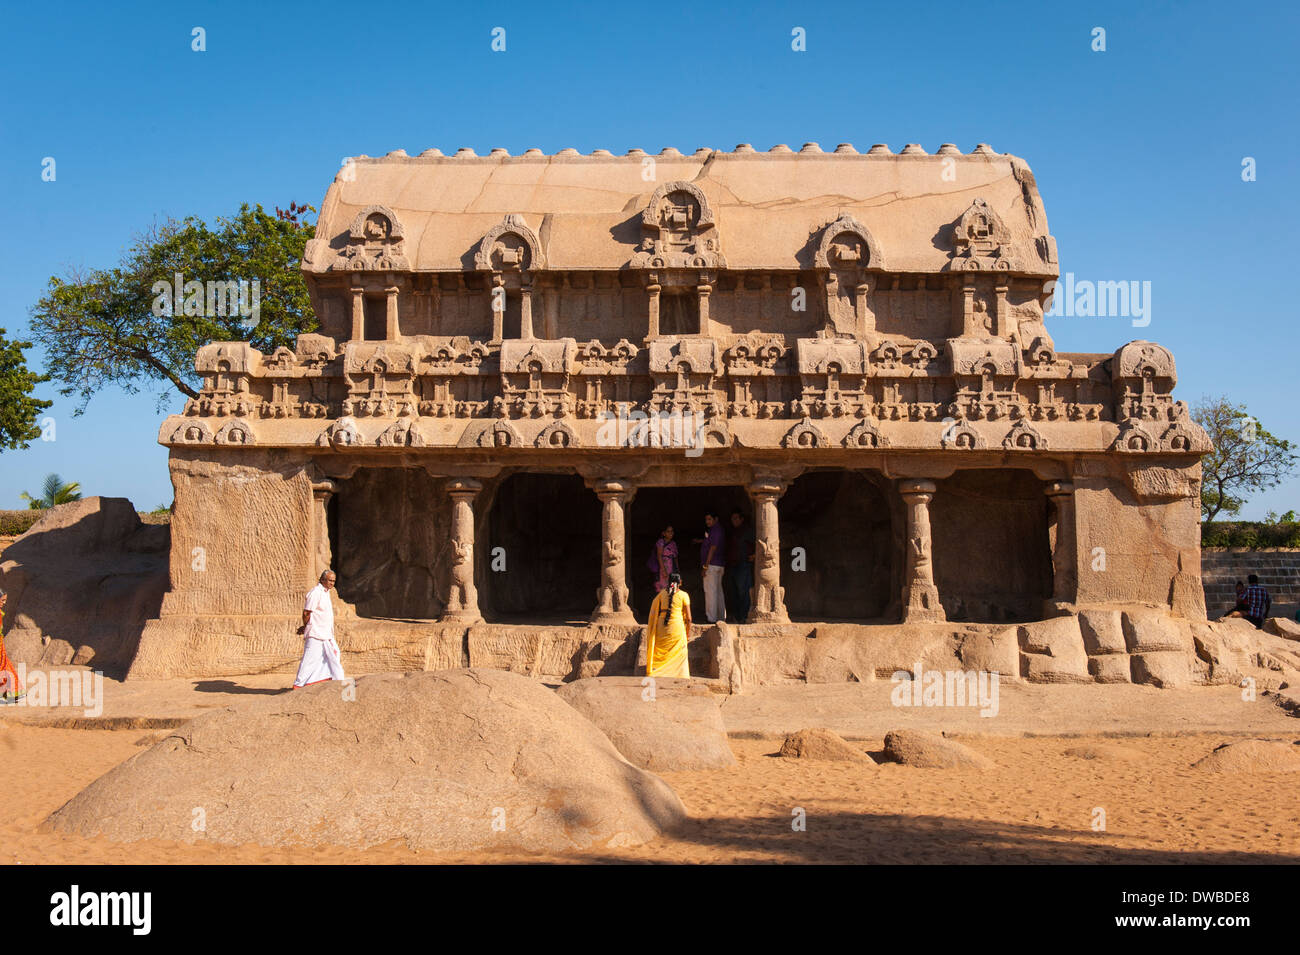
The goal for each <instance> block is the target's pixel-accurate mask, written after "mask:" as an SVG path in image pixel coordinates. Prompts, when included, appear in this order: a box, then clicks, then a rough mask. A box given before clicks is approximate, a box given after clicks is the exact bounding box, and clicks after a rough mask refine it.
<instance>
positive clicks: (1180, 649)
mask: <svg viewBox="0 0 1300 955" xmlns="http://www.w3.org/2000/svg"><path fill="white" fill-rule="evenodd" d="M297 626H298V620H297V619H294V618H290V617H285V616H229V617H224V616H198V615H196V616H166V617H163V618H161V619H158V620H151V621H149V623H148V624H147V626H146V627H145V631H144V634H143V636H142V638H141V641H140V648H139V651H138V653H137V654H136V657H135V660H134V662H133V663H132V665H131V668H130V672H129V673H128V675H127V679H129V680H150V679H153V680H157V679H169V678H173V677H194V678H208V677H221V676H234V675H242V674H253V673H292V672H293V671H294V669H295V668H296V667H297V665H298V660H299V658H300V656H301V652H302V638H301V637H299V636H298V635H297V634H296V632H295V631H296V629H297ZM336 629H337V633H338V639H339V645H340V647H341V648H342V649H343V654H344V666H345V667H346V668H347V670H348V672H349V673H356V674H362V673H375V672H384V671H390V670H438V669H445V668H449V667H467V666H482V667H493V668H497V669H503V670H511V671H513V672H516V673H522V674H526V675H528V676H531V677H534V678H536V679H541V680H546V681H548V682H564V681H568V680H575V679H581V678H586V677H594V676H627V675H633V674H637V673H641V672H644V671H643V668H644V665H645V647H644V640H645V627H644V626H641V625H617V626H597V625H586V626H582V625H565V624H557V625H530V624H502V623H477V624H472V625H465V624H459V623H458V624H450V623H439V622H437V621H429V620H394V619H378V618H362V617H357V616H355V615H352V614H343V613H341V614H340V615H339V617H338V619H337V621H336ZM1271 629H1272V630H1274V631H1276V632H1265V631H1260V630H1256V629H1255V628H1254V627H1252V626H1251V625H1250V624H1249V623H1247V622H1245V621H1243V620H1224V621H1215V622H1205V621H1188V620H1184V619H1182V618H1179V617H1175V616H1172V615H1170V614H1169V613H1168V612H1167V611H1161V610H1159V609H1156V608H1146V607H1133V606H1126V607H1089V608H1081V609H1079V610H1078V612H1076V613H1074V614H1070V615H1066V616H1061V617H1054V618H1051V619H1048V620H1041V621H1035V622H1031V623H1019V624H1011V623H908V624H901V623H899V624H861V623H791V624H755V625H743V626H736V625H731V624H725V623H723V624H715V625H709V626H704V627H701V626H697V627H695V628H693V630H692V634H691V638H690V643H689V657H690V665H691V672H692V673H693V674H695V675H697V676H699V677H701V678H703V679H709V680H714V681H717V682H716V684H715V685H716V686H717V688H718V689H719V690H720V691H722V692H730V693H738V692H742V691H743V690H744V689H745V688H746V687H755V686H771V685H783V684H794V683H865V682H870V681H873V680H886V681H887V680H890V679H891V677H892V676H893V674H894V673H896V672H898V671H906V672H909V673H911V672H914V671H915V670H916V668H917V667H918V665H919V666H920V668H921V669H922V670H925V671H941V672H948V671H961V670H967V671H984V672H993V673H998V674H999V677H1000V679H1003V680H1010V681H1020V680H1023V681H1027V682H1030V683H1138V684H1147V685H1151V686H1157V687H1179V686H1188V685H1197V684H1200V685H1210V684H1217V685H1223V684H1231V685H1238V684H1241V683H1243V681H1250V680H1253V681H1254V685H1255V687H1256V688H1257V689H1261V690H1262V689H1270V690H1276V689H1278V688H1280V687H1281V686H1282V685H1283V684H1286V683H1293V684H1296V683H1300V643H1297V642H1296V641H1294V640H1292V639H1289V638H1287V637H1286V636H1283V635H1282V634H1283V631H1280V630H1278V628H1271Z"/></svg>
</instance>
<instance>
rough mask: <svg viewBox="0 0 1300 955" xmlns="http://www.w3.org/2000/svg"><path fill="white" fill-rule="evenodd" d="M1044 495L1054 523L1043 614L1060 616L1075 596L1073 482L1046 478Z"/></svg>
mask: <svg viewBox="0 0 1300 955" xmlns="http://www.w3.org/2000/svg"><path fill="white" fill-rule="evenodd" d="M1047 498H1048V500H1050V501H1051V502H1052V510H1053V511H1054V512H1055V514H1056V523H1055V526H1054V527H1053V531H1052V596H1051V599H1049V600H1047V601H1046V602H1045V604H1044V607H1043V613H1044V616H1048V617H1062V616H1067V615H1069V614H1071V613H1073V612H1074V608H1075V605H1076V604H1077V603H1078V600H1079V551H1078V547H1077V545H1076V541H1077V540H1078V538H1077V535H1076V532H1075V524H1074V485H1073V484H1071V483H1069V482H1068V481H1049V482H1048V484H1047Z"/></svg>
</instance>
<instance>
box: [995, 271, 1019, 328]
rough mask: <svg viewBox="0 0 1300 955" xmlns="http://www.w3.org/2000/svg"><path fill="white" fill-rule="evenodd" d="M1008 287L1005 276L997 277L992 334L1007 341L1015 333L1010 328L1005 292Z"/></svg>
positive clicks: (1009, 314) (1009, 310)
mask: <svg viewBox="0 0 1300 955" xmlns="http://www.w3.org/2000/svg"><path fill="white" fill-rule="evenodd" d="M1009 288H1010V286H1009V283H1008V280H1007V277H1006V275H999V276H998V284H997V297H996V299H995V301H996V303H997V304H996V305H995V306H994V308H995V309H997V311H996V312H994V325H993V328H994V333H993V334H995V335H997V337H998V338H1006V339H1009V338H1011V336H1012V335H1013V334H1014V333H1015V329H1013V328H1012V327H1011V308H1010V307H1009V306H1008V305H1007V292H1008V290H1009Z"/></svg>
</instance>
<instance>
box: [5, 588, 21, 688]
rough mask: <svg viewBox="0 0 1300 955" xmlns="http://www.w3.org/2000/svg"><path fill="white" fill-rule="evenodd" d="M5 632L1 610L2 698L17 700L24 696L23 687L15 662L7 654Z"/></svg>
mask: <svg viewBox="0 0 1300 955" xmlns="http://www.w3.org/2000/svg"><path fill="white" fill-rule="evenodd" d="M4 631H5V612H4V611H3V610H0V696H12V697H14V698H17V697H20V696H22V695H23V687H22V684H21V683H19V682H18V671H17V670H15V669H14V665H13V661H11V660H10V659H9V654H7V653H5V638H4Z"/></svg>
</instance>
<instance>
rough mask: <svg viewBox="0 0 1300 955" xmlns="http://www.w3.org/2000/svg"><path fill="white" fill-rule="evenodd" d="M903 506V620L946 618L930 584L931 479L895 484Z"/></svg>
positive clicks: (931, 575)
mask: <svg viewBox="0 0 1300 955" xmlns="http://www.w3.org/2000/svg"><path fill="white" fill-rule="evenodd" d="M898 490H899V493H900V494H902V495H903V503H904V504H905V505H906V507H907V569H906V571H905V573H904V577H903V579H904V581H905V582H904V584H903V622H904V623H924V622H927V621H939V620H944V619H946V617H945V615H944V612H943V605H942V604H940V603H939V589H938V588H937V587H935V585H934V559H933V555H934V549H933V546H932V544H931V542H930V501H931V500H932V499H933V498H934V492H935V486H934V482H933V481H923V480H908V481H903V482H902V483H901V484H900V485H899V486H898Z"/></svg>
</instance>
